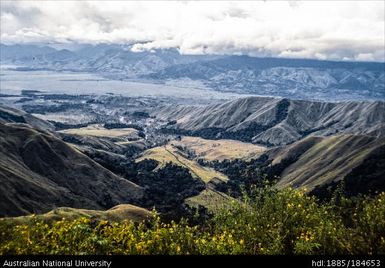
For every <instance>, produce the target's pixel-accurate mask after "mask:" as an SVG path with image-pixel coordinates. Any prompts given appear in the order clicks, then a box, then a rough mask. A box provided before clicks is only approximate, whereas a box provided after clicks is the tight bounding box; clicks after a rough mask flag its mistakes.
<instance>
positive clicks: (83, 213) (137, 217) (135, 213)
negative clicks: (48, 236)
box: [0, 204, 151, 224]
mask: <svg viewBox="0 0 385 268" xmlns="http://www.w3.org/2000/svg"><path fill="white" fill-rule="evenodd" d="M150 216H151V212H150V211H148V210H146V209H144V208H141V207H137V206H133V205H129V204H121V205H117V206H115V207H112V208H110V209H108V210H89V209H79V208H69V207H59V208H56V209H54V210H51V211H49V212H47V213H44V214H37V215H36V214H33V215H27V216H19V217H4V218H1V219H0V222H1V223H3V224H4V223H7V224H29V223H31V222H32V220H43V221H45V222H55V221H58V220H62V219H66V220H76V219H79V218H83V217H85V218H90V219H93V220H96V221H101V220H108V221H124V220H132V221H135V222H140V221H142V220H144V219H146V218H149V217H150Z"/></svg>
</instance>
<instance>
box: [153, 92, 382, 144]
mask: <svg viewBox="0 0 385 268" xmlns="http://www.w3.org/2000/svg"><path fill="white" fill-rule="evenodd" d="M153 115H154V116H157V117H158V118H159V119H162V120H166V121H170V122H172V121H176V122H174V123H175V124H170V125H169V126H167V127H166V128H165V129H164V131H166V132H171V133H180V134H186V135H194V136H200V137H203V138H208V139H223V138H229V139H237V140H241V141H247V142H253V143H258V144H263V145H268V146H278V145H285V144H290V143H293V142H295V141H297V140H300V139H302V138H303V137H305V136H308V135H321V136H329V135H332V134H337V133H350V134H365V135H369V136H373V137H383V136H385V102H382V101H376V102H357V101H349V102H338V103H331V102H314V101H304V100H288V99H280V98H265V97H248V98H241V99H237V100H233V101H228V102H225V103H222V104H214V105H207V106H186V105H180V106H175V105H173V106H166V107H163V108H161V109H157V110H155V111H154V112H153Z"/></svg>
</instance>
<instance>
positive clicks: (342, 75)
mask: <svg viewBox="0 0 385 268" xmlns="http://www.w3.org/2000/svg"><path fill="white" fill-rule="evenodd" d="M0 46H1V50H0V51H1V53H0V60H1V63H2V64H11V65H19V66H22V67H19V68H17V70H41V69H46V70H56V71H63V70H66V71H76V72H92V73H98V74H100V75H102V76H104V77H107V78H109V79H135V80H144V81H146V82H151V83H170V82H172V83H173V84H177V85H181V86H186V85H187V84H188V82H193V83H190V84H193V85H195V86H197V85H199V87H204V88H206V89H210V90H218V91H228V92H237V93H247V94H256V95H264V96H279V97H290V98H296V99H311V100H328V101H333V100H383V99H385V63H377V62H335V61H319V60H305V59H283V58H257V57H249V56H226V55H181V54H180V53H179V52H178V50H176V49H157V50H152V51H142V52H133V51H132V47H131V46H130V45H108V44H99V45H82V46H79V48H78V49H74V50H67V49H62V50H56V49H54V48H52V47H47V46H44V47H41V46H37V45H5V44H1V45H0Z"/></svg>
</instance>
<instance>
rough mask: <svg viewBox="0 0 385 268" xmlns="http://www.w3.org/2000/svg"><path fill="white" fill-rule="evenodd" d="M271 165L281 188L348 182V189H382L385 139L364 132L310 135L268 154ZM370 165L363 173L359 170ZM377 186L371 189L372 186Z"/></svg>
mask: <svg viewBox="0 0 385 268" xmlns="http://www.w3.org/2000/svg"><path fill="white" fill-rule="evenodd" d="M267 154H268V156H269V159H270V160H272V162H271V165H272V168H273V169H275V170H276V173H278V175H280V177H281V178H280V180H279V181H278V183H277V186H278V187H286V186H289V185H291V186H294V187H305V188H307V189H308V190H313V189H314V188H315V187H317V186H322V187H324V186H327V185H330V184H336V183H338V182H339V181H341V180H344V181H345V184H346V187H347V188H348V190H349V191H351V190H353V188H360V191H358V192H368V191H369V190H381V189H382V188H384V186H385V169H384V167H385V138H384V137H383V138H375V137H370V136H364V135H333V136H330V137H308V138H305V139H303V140H301V141H298V142H296V143H294V144H291V145H289V146H285V147H281V148H277V149H272V150H270V151H269V152H268V153H267ZM368 164H370V165H371V170H367V172H366V174H364V176H362V177H360V176H357V173H359V171H360V170H363V169H365V168H366V166H367V165H368ZM374 185H376V186H375V187H373V188H372V186H374Z"/></svg>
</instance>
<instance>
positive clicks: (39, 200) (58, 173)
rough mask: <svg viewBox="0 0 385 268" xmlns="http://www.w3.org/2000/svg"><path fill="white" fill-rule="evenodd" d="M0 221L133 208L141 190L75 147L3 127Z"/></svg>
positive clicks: (31, 131) (23, 127)
mask: <svg viewBox="0 0 385 268" xmlns="http://www.w3.org/2000/svg"><path fill="white" fill-rule="evenodd" d="M0 180H1V186H0V216H18V215H23V214H28V213H42V212H47V211H49V210H52V209H54V208H56V207H60V206H69V207H73V208H87V209H106V208H111V207H113V206H115V205H117V204H122V203H131V202H134V201H135V200H138V199H140V198H141V197H142V194H143V189H142V188H141V187H139V186H138V185H136V184H134V183H132V182H130V181H128V180H126V179H123V178H121V177H118V176H117V175H115V174H114V173H112V172H110V171H109V170H107V169H105V168H103V167H102V166H101V165H99V164H97V163H96V162H94V161H93V160H91V159H90V158H88V157H87V156H85V155H84V154H82V153H80V152H79V151H78V150H76V149H75V148H73V147H72V146H70V145H68V144H66V143H65V142H63V141H62V140H60V139H57V138H55V137H54V136H53V135H50V134H48V133H46V132H45V133H43V132H40V131H39V130H37V129H34V128H32V127H31V126H29V125H20V124H13V123H7V124H4V123H1V122H0Z"/></svg>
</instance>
